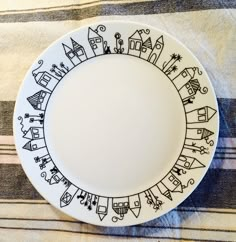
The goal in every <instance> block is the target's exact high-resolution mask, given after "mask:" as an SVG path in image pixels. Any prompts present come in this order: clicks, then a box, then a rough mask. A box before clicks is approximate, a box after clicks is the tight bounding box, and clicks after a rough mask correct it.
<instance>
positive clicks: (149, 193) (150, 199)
mask: <svg viewBox="0 0 236 242" xmlns="http://www.w3.org/2000/svg"><path fill="white" fill-rule="evenodd" d="M158 191H159V189H158V188H157V186H154V187H152V188H150V189H148V190H146V191H144V194H145V197H146V199H147V204H149V205H150V206H152V208H153V209H154V210H155V212H156V211H157V210H159V209H160V208H161V206H162V205H163V202H162V201H161V200H160V199H159V197H158V195H157V194H158Z"/></svg>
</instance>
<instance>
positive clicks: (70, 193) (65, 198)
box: [60, 184, 79, 208]
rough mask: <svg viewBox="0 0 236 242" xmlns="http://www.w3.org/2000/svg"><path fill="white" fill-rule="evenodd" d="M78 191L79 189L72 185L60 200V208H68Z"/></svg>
mask: <svg viewBox="0 0 236 242" xmlns="http://www.w3.org/2000/svg"><path fill="white" fill-rule="evenodd" d="M78 190H79V188H78V187H76V186H75V185H73V184H70V185H69V186H68V188H67V189H66V190H65V191H64V193H63V194H62V196H61V198H60V207H61V208H63V207H65V206H68V205H69V204H70V203H71V201H72V199H73V198H74V196H75V194H76V193H77V191H78Z"/></svg>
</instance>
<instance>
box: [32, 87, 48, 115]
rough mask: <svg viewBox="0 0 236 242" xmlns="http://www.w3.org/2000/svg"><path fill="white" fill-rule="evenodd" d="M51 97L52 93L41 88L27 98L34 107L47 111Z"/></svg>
mask: <svg viewBox="0 0 236 242" xmlns="http://www.w3.org/2000/svg"><path fill="white" fill-rule="evenodd" d="M49 97H50V93H48V92H45V91H43V90H41V91H39V92H36V93H35V94H34V95H32V96H30V97H27V100H28V102H29V103H30V104H31V106H32V107H33V108H34V109H36V110H40V111H45V109H46V106H47V102H48V100H49Z"/></svg>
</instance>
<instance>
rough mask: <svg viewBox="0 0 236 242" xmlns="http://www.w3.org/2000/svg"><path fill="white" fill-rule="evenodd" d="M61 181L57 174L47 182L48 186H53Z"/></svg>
mask: <svg viewBox="0 0 236 242" xmlns="http://www.w3.org/2000/svg"><path fill="white" fill-rule="evenodd" d="M60 180H61V178H60V177H58V175H57V174H54V175H53V176H52V177H51V179H50V180H49V184H50V185H53V184H57V183H58V182H59V181H60Z"/></svg>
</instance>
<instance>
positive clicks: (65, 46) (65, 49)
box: [62, 43, 72, 54]
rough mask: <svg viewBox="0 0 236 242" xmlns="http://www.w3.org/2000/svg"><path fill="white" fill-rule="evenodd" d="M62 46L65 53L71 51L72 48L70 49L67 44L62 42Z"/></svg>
mask: <svg viewBox="0 0 236 242" xmlns="http://www.w3.org/2000/svg"><path fill="white" fill-rule="evenodd" d="M62 46H63V48H64V51H65V53H66V54H67V53H68V52H71V51H72V49H71V48H70V47H69V46H67V45H65V44H63V43H62Z"/></svg>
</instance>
